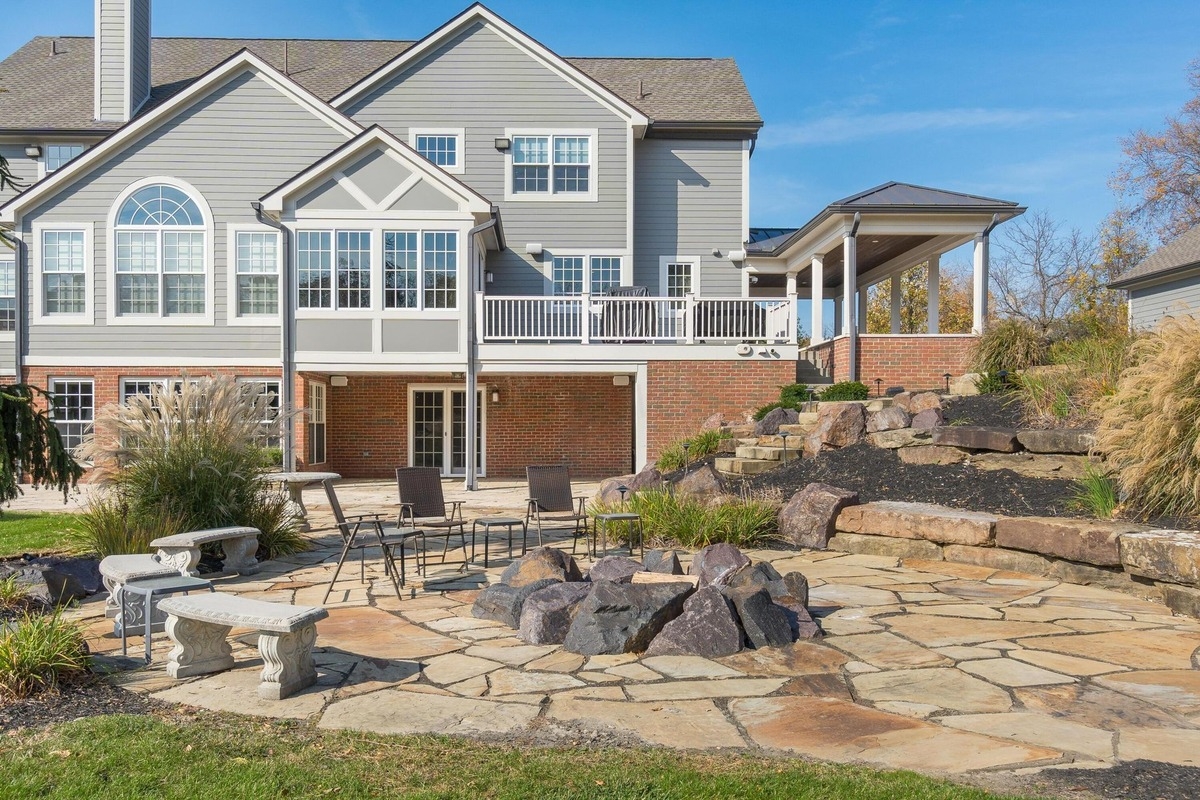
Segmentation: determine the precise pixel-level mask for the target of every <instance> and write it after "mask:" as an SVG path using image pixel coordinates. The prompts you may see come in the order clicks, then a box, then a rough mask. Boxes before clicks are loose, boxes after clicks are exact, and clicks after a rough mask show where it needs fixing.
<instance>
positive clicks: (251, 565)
mask: <svg viewBox="0 0 1200 800" xmlns="http://www.w3.org/2000/svg"><path fill="white" fill-rule="evenodd" d="M221 548H222V549H223V550H224V552H225V560H224V561H223V562H221V566H222V567H223V568H224V569H225V571H226V572H236V573H238V574H239V575H253V574H254V573H256V572H258V570H259V569H260V567H259V565H258V559H257V558H256V557H255V554H256V553H258V537H257V536H241V537H238V538H236V539H226V540H225V541H223V542H221Z"/></svg>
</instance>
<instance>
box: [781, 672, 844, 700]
mask: <svg viewBox="0 0 1200 800" xmlns="http://www.w3.org/2000/svg"><path fill="white" fill-rule="evenodd" d="M778 694H807V695H813V696H815V697H838V698H841V699H843V700H853V699H854V697H853V695H851V694H850V686H849V684H847V683H846V679H845V678H843V677H842V676H841V675H797V676H796V677H795V678H788V681H787V683H785V684H784V685H783V686H781V687H780V688H779V692H778Z"/></svg>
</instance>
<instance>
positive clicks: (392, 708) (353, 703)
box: [317, 689, 539, 736]
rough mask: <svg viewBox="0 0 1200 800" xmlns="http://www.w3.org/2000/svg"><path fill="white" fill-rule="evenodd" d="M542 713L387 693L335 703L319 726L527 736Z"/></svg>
mask: <svg viewBox="0 0 1200 800" xmlns="http://www.w3.org/2000/svg"><path fill="white" fill-rule="evenodd" d="M538 713H539V709H538V707H537V706H531V705H526V704H524V703H497V702H495V701H492V700H482V699H470V698H465V697H443V696H440V695H435V694H417V693H412V692H404V691H399V690H396V689H385V690H384V691H382V692H375V693H373V694H368V695H362V696H361V697H352V698H350V699H348V700H342V701H341V702H338V703H334V704H333V705H331V706H330V707H329V708H328V709H327V710H326V711H325V713H324V714H323V715H322V716H321V721H320V722H319V723H317V724H318V727H321V728H327V729H329V728H332V729H337V728H349V729H352V730H360V731H373V732H376V733H402V734H406V733H407V734H411V733H443V734H457V735H460V736H461V735H471V734H480V733H511V732H513V731H519V730H523V729H525V728H526V727H527V726H528V725H529V723H530V722H532V721H533V719H534V717H536V716H537V715H538Z"/></svg>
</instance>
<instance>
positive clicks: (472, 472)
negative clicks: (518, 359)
mask: <svg viewBox="0 0 1200 800" xmlns="http://www.w3.org/2000/svg"><path fill="white" fill-rule="evenodd" d="M499 224H500V215H499V214H498V213H496V212H495V211H493V212H492V218H491V219H489V220H488V221H487V222H484V223H482V224H480V225H476V226H475V227H474V228H471V230H469V231H467V275H469V276H470V280H469V281H468V282H467V286H469V287H470V289H471V291H470V292H469V293H468V294H467V297H466V298H465V299H466V303H467V336H466V339H467V340H466V342H465V343H464V344H465V347H466V350H467V370H466V383H467V385H466V387H465V388H466V395H467V396H466V398H465V399H464V401H463V405H464V406H465V408H464V409H463V410H464V411H465V412H466V420H465V422H466V425H465V427H466V434H465V435H466V440H467V441H466V446H465V448H464V450H465V451H466V452H465V453H464V455H465V456H466V464H465V466H466V473H467V474H466V478H465V479H464V480H463V488H464V489H466V490H467V491H468V492H473V491H475V490H476V489H478V488H479V476H478V472H479V465H478V464H477V463H476V461H477V456H478V455H479V453H478V451H477V450H476V449H475V431H476V430H477V429H478V428H479V419H478V417H479V406H478V401H477V400H476V395H478V394H479V390H478V388H477V387H478V385H479V376H478V374H477V370H478V369H479V354H478V348H477V347H476V346H475V325H476V319H475V292H477V291H479V289H477V288H476V286H477V285H480V284H479V277H480V275H479V274H476V273H477V270H476V269H475V237H476V236H478V235H479V234H481V233H483V232H484V231H486V230H488V229H489V228H496V227H497V226H498V225H499ZM499 238H500V232H499V230H498V229H497V239H499ZM478 272H479V273H482V270H479V271H478Z"/></svg>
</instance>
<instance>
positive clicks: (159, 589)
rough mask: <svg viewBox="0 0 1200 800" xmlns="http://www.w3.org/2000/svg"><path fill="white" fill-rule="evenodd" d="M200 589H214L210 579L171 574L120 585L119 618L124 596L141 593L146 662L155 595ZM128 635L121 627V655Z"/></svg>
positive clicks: (148, 653)
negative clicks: (144, 624) (143, 610)
mask: <svg viewBox="0 0 1200 800" xmlns="http://www.w3.org/2000/svg"><path fill="white" fill-rule="evenodd" d="M201 589H208V590H209V591H210V592H212V591H216V590H215V589H213V585H212V581H206V580H205V579H204V578H193V577H192V576H190V575H171V576H168V577H163V578H144V579H142V580H140V581H129V582H128V583H126V584H125V585H123V586H122V587H121V619H124V618H125V597H126V595H129V594H136V595H141V597H142V603H143V605H142V607H143V608H144V609H145V614H143V616H144V617H145V618H146V630H145V631H144V632H143V634H142V635H143V636H144V637H145V640H146V663H147V664H149V663H150V620H151V618H152V617H153V616H154V615H153V613H152V611H153V609H154V598H155V597H166V596H168V595H172V594H181V593H182V594H187V593H188V592H195V591H199V590H201ZM128 635H129V630H128V629H127V628H126V627H124V626H122V627H121V655H128V650H127V648H126V637H127V636H128Z"/></svg>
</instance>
